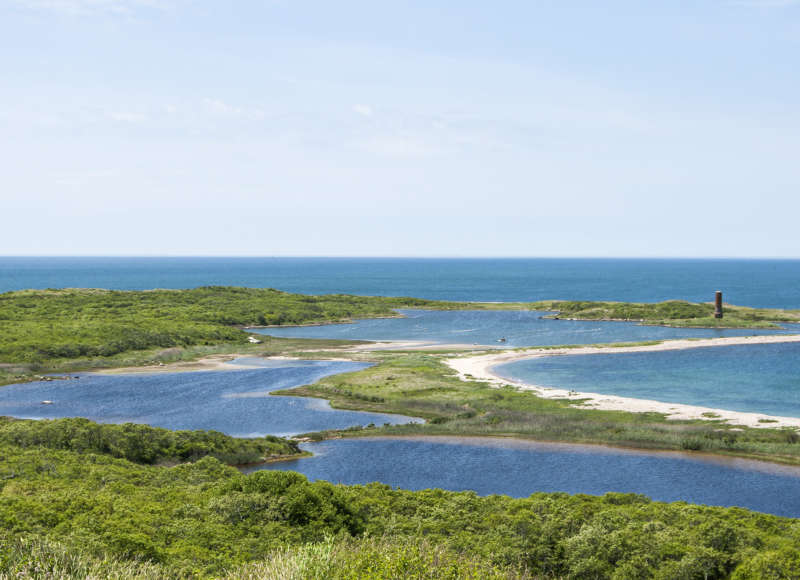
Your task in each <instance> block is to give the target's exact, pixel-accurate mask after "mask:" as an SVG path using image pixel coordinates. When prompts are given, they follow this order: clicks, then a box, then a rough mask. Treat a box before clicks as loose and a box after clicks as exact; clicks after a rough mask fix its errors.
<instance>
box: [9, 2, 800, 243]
mask: <svg viewBox="0 0 800 580" xmlns="http://www.w3.org/2000/svg"><path fill="white" fill-rule="evenodd" d="M799 69H800V2H796V1H792V0H761V1H759V0H741V1H728V0H706V1H694V2H690V1H678V0H669V1H647V2H643V1H641V0H638V1H629V2H624V1H605V2H597V1H596V0H593V1H585V2H573V1H569V0H558V1H549V2H541V1H540V2H537V1H533V0H529V1H523V2H511V1H505V2H503V1H498V2H485V1H481V2H478V1H470V0H467V1H465V0H460V1H458V2H456V1H452V2H444V1H439V2H436V1H433V0H426V1H421V2H415V1H406V2H375V1H374V0H371V1H348V0H344V1H339V2H331V1H319V2H310V1H303V0H292V1H288V0H287V1H283V0H272V1H271V0H261V1H249V0H237V1H236V2H204V1H200V0H196V1H193V0H163V1H162V0H0V135H2V139H0V170H1V171H0V198H2V221H1V222H0V224H1V225H0V254H6V255H27V254H48V255H61V254H67V255H70V254H95V255H97V254H101V255H113V254H123V255H164V254H169V255H186V254H195V255H351V256H352V255H361V256H366V255H371V256H375V255H378V256H380V255H385V256H397V255H402V256H428V255H435V256H492V255H496V256H748V257H749V256H776V257H778V256H780V257H800V234H798V231H800V74H798V70H799Z"/></svg>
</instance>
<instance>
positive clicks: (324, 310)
mask: <svg viewBox="0 0 800 580" xmlns="http://www.w3.org/2000/svg"><path fill="white" fill-rule="evenodd" d="M433 305H435V306H436V307H437V308H447V307H459V306H464V305H462V304H459V303H447V302H445V303H442V302H432V301H428V300H419V299H416V298H384V297H369V296H348V295H324V296H305V295H301V294H290V293H287V292H280V291H278V290H271V289H258V288H231V287H221V286H214V287H204V288H194V289H191V290H147V291H116V290H94V289H65V290H25V291H20V292H8V293H5V294H0V363H13V362H23V363H26V362H27V363H31V362H33V363H36V362H44V361H47V360H51V359H76V358H82V357H109V356H113V355H116V354H119V353H122V352H126V351H134V350H143V349H149V348H168V347H174V346H188V345H198V344H199V345H210V344H221V343H234V344H246V343H247V334H246V333H244V332H243V331H242V330H241V327H242V326H257V325H262V326H264V325H280V324H303V323H321V322H333V321H344V320H350V319H352V318H367V317H378V316H394V315H396V314H395V312H394V311H393V310H392V309H393V308H403V307H424V306H433Z"/></svg>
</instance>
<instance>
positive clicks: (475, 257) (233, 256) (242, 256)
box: [0, 254, 800, 261]
mask: <svg viewBox="0 0 800 580" xmlns="http://www.w3.org/2000/svg"><path fill="white" fill-rule="evenodd" d="M3 258H14V259H26V258H51V259H52V258H56V259H57V258H65V259H70V258H107V259H113V258H137V259H173V258H175V259H180V258H186V259H189V258H205V259H209V258H210V259H256V260H257V259H268V260H283V259H317V260H791V261H797V260H800V256H795V257H790V256H725V255H722V256H624V255H621V256H591V255H574V256H513V255H511V256H509V255H483V256H482V255H473V256H470V255H435V256H427V255H422V256H420V255H417V256H415V255H389V256H385V255H384V256H379V255H360V256H359V255H341V256H340V255H333V256H330V255H315V254H304V255H270V254H263V255H255V254H0V259H3Z"/></svg>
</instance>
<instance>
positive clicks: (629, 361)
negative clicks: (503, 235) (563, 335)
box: [494, 342, 800, 417]
mask: <svg viewBox="0 0 800 580" xmlns="http://www.w3.org/2000/svg"><path fill="white" fill-rule="evenodd" d="M494 370H495V371H496V372H497V373H498V374H499V375H502V376H504V377H506V378H508V379H515V380H520V381H524V382H527V383H531V384H535V385H541V386H545V387H559V388H562V389H574V390H576V391H588V392H594V393H602V394H608V395H620V396H625V397H636V398H640V399H653V400H657V401H665V402H669V403H687V404H690V405H702V406H705V407H713V408H717V409H728V410H731V411H747V412H755V413H766V414H770V415H782V416H789V417H800V343H796V342H795V343H779V344H752V345H736V346H717V347H713V348H692V349H686V350H673V351H660V352H635V353H618V354H596V355H564V356H557V357H545V358H538V359H528V360H520V361H516V362H513V363H508V364H504V365H498V366H497V367H495V369H494Z"/></svg>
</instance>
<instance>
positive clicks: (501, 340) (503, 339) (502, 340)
mask: <svg viewBox="0 0 800 580" xmlns="http://www.w3.org/2000/svg"><path fill="white" fill-rule="evenodd" d="M505 341H506V337H505V336H504V337H503V338H498V339H497V342H505Z"/></svg>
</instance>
